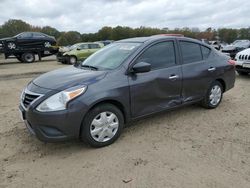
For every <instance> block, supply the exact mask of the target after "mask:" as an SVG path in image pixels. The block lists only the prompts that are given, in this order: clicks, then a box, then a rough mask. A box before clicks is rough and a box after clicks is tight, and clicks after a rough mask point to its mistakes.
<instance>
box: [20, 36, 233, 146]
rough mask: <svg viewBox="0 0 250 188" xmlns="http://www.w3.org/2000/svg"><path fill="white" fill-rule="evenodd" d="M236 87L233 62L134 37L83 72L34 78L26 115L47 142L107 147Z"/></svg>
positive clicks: (162, 39) (182, 43)
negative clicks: (130, 128) (130, 130)
mask: <svg viewBox="0 0 250 188" xmlns="http://www.w3.org/2000/svg"><path fill="white" fill-rule="evenodd" d="M234 82H235V67H234V61H233V60H230V58H229V57H227V56H225V55H224V54H222V53H220V52H218V51H217V50H215V49H214V48H212V47H210V46H209V45H206V44H204V43H201V42H200V41H198V40H194V39H190V38H185V37H173V36H152V37H141V38H131V39H126V40H121V41H118V42H115V43H113V44H110V45H108V46H106V47H104V48H103V49H101V50H99V51H98V52H96V53H94V54H93V55H91V56H90V57H88V58H87V59H86V60H85V61H84V62H82V63H81V64H80V65H79V66H78V67H76V66H69V67H65V68H63V69H58V70H55V71H52V72H49V73H46V74H43V75H41V76H40V77H38V78H36V79H34V80H33V81H31V82H30V83H29V84H28V86H27V87H26V88H25V89H24V91H23V93H22V95H21V104H20V110H21V113H22V117H23V119H24V122H25V123H26V125H27V127H28V129H29V130H30V132H31V133H33V134H35V135H36V136H37V137H38V138H39V139H40V140H42V141H45V142H51V141H62V140H66V139H72V138H80V139H81V140H83V141H85V142H87V143H88V144H90V145H91V146H93V147H102V146H106V145H109V144H111V143H113V142H114V141H115V140H116V139H117V138H118V137H119V135H120V134H121V132H122V129H123V127H124V124H126V123H128V122H130V121H132V120H135V119H139V118H143V117H145V116H148V115H151V114H154V113H156V112H161V111H164V110H170V109H174V108H176V107H181V106H184V105H187V104H192V103H197V102H199V103H201V104H202V105H203V106H204V107H205V108H208V109H213V108H216V107H217V106H218V105H219V104H220V102H221V100H222V96H223V93H224V92H226V91H227V90H229V89H231V88H232V87H234Z"/></svg>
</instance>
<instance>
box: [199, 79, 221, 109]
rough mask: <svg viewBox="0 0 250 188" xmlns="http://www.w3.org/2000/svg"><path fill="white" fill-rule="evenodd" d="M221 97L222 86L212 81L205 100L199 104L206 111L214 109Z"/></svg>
mask: <svg viewBox="0 0 250 188" xmlns="http://www.w3.org/2000/svg"><path fill="white" fill-rule="evenodd" d="M216 91H217V92H216ZM216 93H217V94H216ZM222 97H223V86H222V85H221V83H220V82H219V81H214V82H213V83H212V84H211V86H210V87H209V89H208V91H207V93H206V96H205V98H204V99H203V100H202V102H201V105H202V106H203V107H204V108H207V109H214V108H216V107H217V106H219V104H220V102H221V100H222Z"/></svg>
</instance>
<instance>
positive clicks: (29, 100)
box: [22, 92, 40, 108]
mask: <svg viewBox="0 0 250 188" xmlns="http://www.w3.org/2000/svg"><path fill="white" fill-rule="evenodd" d="M23 95H24V96H23V100H22V102H23V105H24V107H25V108H27V107H28V106H29V105H30V104H31V103H32V102H33V101H34V100H35V99H37V98H38V97H39V96H40V95H39V94H33V93H32V94H31V93H26V92H24V93H23Z"/></svg>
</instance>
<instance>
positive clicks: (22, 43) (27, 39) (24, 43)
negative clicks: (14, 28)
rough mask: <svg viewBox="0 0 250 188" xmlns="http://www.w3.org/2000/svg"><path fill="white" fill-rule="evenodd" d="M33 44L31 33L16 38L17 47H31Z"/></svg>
mask: <svg viewBox="0 0 250 188" xmlns="http://www.w3.org/2000/svg"><path fill="white" fill-rule="evenodd" d="M33 42H34V41H33V37H32V33H31V32H25V33H21V34H20V35H18V37H17V45H18V46H19V47H28V48H29V47H32V44H33Z"/></svg>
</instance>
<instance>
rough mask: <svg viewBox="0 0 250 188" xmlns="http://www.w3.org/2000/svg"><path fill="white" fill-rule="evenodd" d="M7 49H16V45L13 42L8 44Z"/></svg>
mask: <svg viewBox="0 0 250 188" xmlns="http://www.w3.org/2000/svg"><path fill="white" fill-rule="evenodd" d="M7 47H8V49H10V50H15V49H16V44H15V43H14V42H8V43H7Z"/></svg>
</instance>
